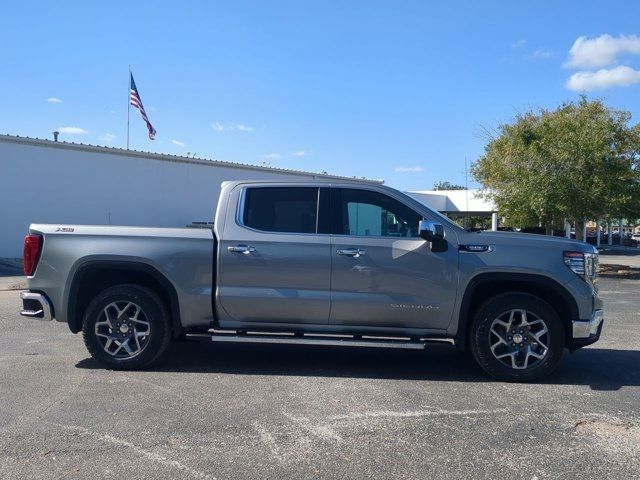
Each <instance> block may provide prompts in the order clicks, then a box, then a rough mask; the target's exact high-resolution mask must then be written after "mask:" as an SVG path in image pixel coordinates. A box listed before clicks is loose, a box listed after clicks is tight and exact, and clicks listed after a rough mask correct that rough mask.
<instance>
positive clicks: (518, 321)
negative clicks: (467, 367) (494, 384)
mask: <svg viewBox="0 0 640 480" xmlns="http://www.w3.org/2000/svg"><path fill="white" fill-rule="evenodd" d="M470 334H471V338H470V347H471V352H472V353H473V356H474V358H475V360H476V362H478V364H479V365H480V366H481V367H482V369H483V370H484V371H486V372H487V373H488V374H489V375H491V376H493V377H495V378H497V379H499V380H506V381H512V382H527V381H533V380H538V379H540V378H543V377H546V376H547V375H550V374H551V373H552V372H553V371H554V370H555V369H556V368H557V366H558V364H559V362H560V359H561V357H562V353H563V351H564V328H563V325H562V322H561V321H560V318H559V317H558V314H557V313H556V312H555V310H554V309H553V308H552V307H551V306H550V305H549V304H548V303H546V302H545V301H544V300H542V299H540V298H538V297H535V296H534V295H530V294H526V293H504V294H501V295H497V296H495V297H493V298H491V299H489V300H488V301H487V302H485V303H484V304H483V305H482V306H481V307H480V308H479V309H478V311H477V313H476V315H475V317H474V319H473V323H472V325H471V332H470Z"/></svg>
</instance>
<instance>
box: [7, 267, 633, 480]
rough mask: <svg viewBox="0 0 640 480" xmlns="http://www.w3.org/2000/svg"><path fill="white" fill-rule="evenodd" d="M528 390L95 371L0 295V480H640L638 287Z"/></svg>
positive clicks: (292, 376) (55, 332) (256, 349)
mask: <svg viewBox="0 0 640 480" xmlns="http://www.w3.org/2000/svg"><path fill="white" fill-rule="evenodd" d="M601 291H602V296H603V297H604V299H605V301H606V308H607V316H606V319H607V320H606V321H607V323H606V326H605V330H604V333H603V337H602V339H601V341H600V342H599V343H597V344H595V345H593V346H591V347H588V348H585V349H583V350H581V351H578V352H576V353H575V354H573V355H567V356H566V357H565V359H564V361H563V364H562V367H561V369H560V371H559V372H558V373H557V374H556V375H555V376H554V377H552V378H551V379H549V380H547V381H545V382H543V383H541V384H531V385H525V384H506V383H501V382H495V381H493V380H491V379H489V378H488V377H487V376H485V375H484V374H483V373H482V372H481V371H480V370H479V368H478V367H476V366H475V365H474V364H473V363H472V362H471V361H469V360H467V359H466V358H464V357H463V356H461V355H459V354H457V353H455V352H454V351H453V350H452V349H449V348H446V347H439V348H433V349H431V350H429V351H427V352H416V351H401V350H397V351H390V350H370V349H343V348H337V347H333V348H329V347H307V348H302V347H297V346H278V345H270V346H255V345H214V344H209V343H179V344H175V345H173V346H172V347H171V349H170V351H169V354H168V355H167V357H166V358H165V360H164V361H163V362H162V363H161V364H159V365H157V366H156V367H154V368H153V369H152V370H150V371H141V372H115V371H107V370H103V369H100V368H98V367H97V365H96V364H95V363H94V362H93V361H92V360H91V359H90V358H89V356H88V353H87V352H86V350H85V348H84V345H83V342H82V338H81V337H80V336H77V335H72V334H71V333H70V332H69V331H68V329H67V327H66V325H64V324H59V323H56V322H51V323H46V322H39V321H35V320H25V319H22V318H21V317H20V316H19V315H18V313H17V312H18V310H19V307H20V302H19V300H18V293H17V292H16V291H0V477H2V478H5V479H14V478H15V479H18V478H19V479H23V478H47V479H48V478H118V477H124V476H126V477H127V478H219V479H224V478H318V477H323V478H340V479H342V478H460V477H472V478H498V477H499V478H524V479H529V480H531V479H535V478H537V479H545V478H560V477H564V478H639V477H640V296H639V295H638V291H640V280H619V279H607V278H603V279H602V280H601Z"/></svg>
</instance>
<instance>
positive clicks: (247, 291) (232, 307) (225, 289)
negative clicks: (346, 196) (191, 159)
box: [217, 184, 331, 324]
mask: <svg viewBox="0 0 640 480" xmlns="http://www.w3.org/2000/svg"><path fill="white" fill-rule="evenodd" d="M320 190H321V189H320V188H319V187H315V186H309V187H306V186H260V185H258V184H248V185H245V186H239V187H237V188H236V189H235V190H234V191H233V192H232V194H231V196H230V205H233V206H234V207H235V205H237V206H238V208H237V209H235V208H234V207H229V208H228V211H227V218H226V220H225V226H224V234H223V236H222V237H223V238H222V239H221V241H220V247H219V248H220V255H219V261H220V265H219V272H220V273H219V276H218V295H217V298H218V300H219V302H220V304H221V305H222V307H223V310H224V311H223V312H222V313H223V315H224V313H226V314H227V315H228V318H227V319H228V320H235V321H241V322H266V323H311V324H326V323H328V321H329V308H330V281H331V253H330V248H331V246H330V238H329V234H328V225H326V226H323V225H321V222H319V220H318V219H319V210H320V203H321V202H320ZM322 190H323V191H325V192H326V193H325V194H324V195H323V197H326V198H327V200H326V202H322V203H325V204H327V207H326V208H328V190H329V189H328V188H323V189H322ZM234 200H235V203H234ZM232 210H233V211H232ZM326 213H327V212H325V213H324V214H323V216H324V215H326ZM319 231H323V232H324V233H318V232H319Z"/></svg>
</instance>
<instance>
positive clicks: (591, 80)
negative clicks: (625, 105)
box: [565, 65, 640, 91]
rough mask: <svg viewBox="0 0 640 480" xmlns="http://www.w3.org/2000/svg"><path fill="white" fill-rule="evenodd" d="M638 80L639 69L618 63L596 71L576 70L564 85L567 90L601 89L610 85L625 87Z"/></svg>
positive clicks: (639, 75) (639, 78)
mask: <svg viewBox="0 0 640 480" xmlns="http://www.w3.org/2000/svg"><path fill="white" fill-rule="evenodd" d="M638 82H640V71H638V70H634V69H633V68H630V67H627V66H624V65H620V66H618V67H615V68H611V69H607V68H602V69H600V70H598V71H597V72H577V73H574V74H573V75H571V77H569V80H567V83H566V84H565V86H566V87H567V88H568V89H569V90H577V91H583V90H584V91H588V90H602V89H605V88H611V87H626V86H629V85H632V84H634V83H638Z"/></svg>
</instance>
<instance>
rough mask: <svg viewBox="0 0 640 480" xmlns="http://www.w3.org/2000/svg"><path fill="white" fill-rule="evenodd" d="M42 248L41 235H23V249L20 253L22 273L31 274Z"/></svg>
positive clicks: (34, 269)
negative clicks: (21, 253) (22, 266)
mask: <svg viewBox="0 0 640 480" xmlns="http://www.w3.org/2000/svg"><path fill="white" fill-rule="evenodd" d="M41 249H42V236H40V235H27V236H26V237H24V250H23V255H22V260H23V265H24V274H25V275H26V276H28V277H30V276H31V275H33V273H34V272H35V271H36V266H37V265H38V260H40V250H41Z"/></svg>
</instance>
